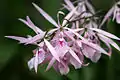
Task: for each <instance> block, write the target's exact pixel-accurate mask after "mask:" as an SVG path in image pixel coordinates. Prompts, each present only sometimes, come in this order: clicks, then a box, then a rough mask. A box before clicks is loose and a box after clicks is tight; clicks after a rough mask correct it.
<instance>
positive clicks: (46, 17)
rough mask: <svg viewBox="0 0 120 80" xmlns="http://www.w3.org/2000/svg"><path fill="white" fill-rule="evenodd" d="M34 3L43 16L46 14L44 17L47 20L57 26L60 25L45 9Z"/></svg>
mask: <svg viewBox="0 0 120 80" xmlns="http://www.w3.org/2000/svg"><path fill="white" fill-rule="evenodd" d="M32 4H33V5H34V7H35V8H36V9H37V10H38V11H39V12H40V14H41V15H42V16H44V18H45V19H46V20H48V21H49V22H50V23H52V24H53V25H54V26H55V27H59V26H58V24H57V23H56V22H55V20H53V19H52V18H51V17H50V16H49V15H48V14H47V13H46V12H45V11H43V10H42V9H41V8H40V7H39V6H37V5H36V4H35V3H32Z"/></svg>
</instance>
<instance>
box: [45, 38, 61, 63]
mask: <svg viewBox="0 0 120 80" xmlns="http://www.w3.org/2000/svg"><path fill="white" fill-rule="evenodd" d="M44 42H45V44H46V46H47V47H48V49H49V50H50V52H51V54H52V55H53V56H54V58H55V59H56V60H57V61H59V62H60V59H59V56H58V54H57V52H56V51H55V48H54V47H53V46H52V45H51V44H50V43H49V42H48V41H47V40H46V39H44Z"/></svg>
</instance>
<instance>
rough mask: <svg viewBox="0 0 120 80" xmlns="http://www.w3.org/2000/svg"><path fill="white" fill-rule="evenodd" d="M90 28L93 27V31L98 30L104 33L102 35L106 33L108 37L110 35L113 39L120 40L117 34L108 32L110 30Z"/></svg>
mask: <svg viewBox="0 0 120 80" xmlns="http://www.w3.org/2000/svg"><path fill="white" fill-rule="evenodd" d="M89 29H91V30H93V31H96V32H98V33H100V34H102V35H105V36H107V37H110V38H113V39H116V40H120V38H118V37H117V36H115V35H113V34H111V33H108V32H106V31H103V30H101V29H96V28H89Z"/></svg>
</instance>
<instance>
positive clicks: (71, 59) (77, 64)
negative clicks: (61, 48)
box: [70, 57, 81, 69]
mask: <svg viewBox="0 0 120 80" xmlns="http://www.w3.org/2000/svg"><path fill="white" fill-rule="evenodd" d="M70 63H71V64H72V65H73V66H74V67H75V69H79V68H80V67H81V64H80V63H79V62H78V61H77V60H76V59H75V58H73V57H71V58H70Z"/></svg>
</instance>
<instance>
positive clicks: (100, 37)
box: [98, 34, 112, 55]
mask: <svg viewBox="0 0 120 80" xmlns="http://www.w3.org/2000/svg"><path fill="white" fill-rule="evenodd" d="M98 36H99V39H100V40H101V41H103V42H104V43H105V45H106V46H107V47H108V49H109V51H108V53H109V54H110V55H111V53H112V48H111V46H110V44H109V42H108V41H107V40H106V39H105V38H104V37H102V36H103V35H102V36H101V34H98Z"/></svg>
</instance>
